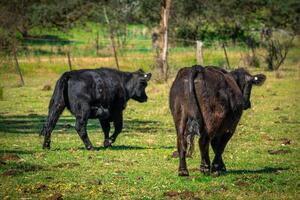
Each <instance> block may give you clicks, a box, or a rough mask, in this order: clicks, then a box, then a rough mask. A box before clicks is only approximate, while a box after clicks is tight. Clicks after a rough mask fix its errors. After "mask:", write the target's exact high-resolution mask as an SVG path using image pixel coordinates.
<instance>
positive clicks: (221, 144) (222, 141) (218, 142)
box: [211, 132, 232, 175]
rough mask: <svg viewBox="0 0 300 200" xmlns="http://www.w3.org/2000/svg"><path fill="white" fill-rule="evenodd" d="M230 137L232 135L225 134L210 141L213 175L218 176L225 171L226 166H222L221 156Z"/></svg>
mask: <svg viewBox="0 0 300 200" xmlns="http://www.w3.org/2000/svg"><path fill="white" fill-rule="evenodd" d="M231 136H232V133H230V132H227V133H225V134H224V135H222V136H221V137H216V138H214V139H213V140H212V141H211V146H212V148H213V150H214V153H215V158H214V160H213V163H212V169H211V171H212V172H213V173H214V174H215V175H220V174H221V173H222V172H225V171H226V166H225V164H224V161H223V158H222V154H223V152H224V149H225V147H226V145H227V143H228V141H229V140H230V138H231Z"/></svg>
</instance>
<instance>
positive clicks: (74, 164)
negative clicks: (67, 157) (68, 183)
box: [53, 162, 80, 169]
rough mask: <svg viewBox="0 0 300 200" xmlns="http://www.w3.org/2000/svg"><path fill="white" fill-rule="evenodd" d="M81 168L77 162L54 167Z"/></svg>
mask: <svg viewBox="0 0 300 200" xmlns="http://www.w3.org/2000/svg"><path fill="white" fill-rule="evenodd" d="M78 166H80V164H79V163H76V162H66V163H60V164H58V165H54V166H53V167H54V168H68V169H70V168H74V167H78Z"/></svg>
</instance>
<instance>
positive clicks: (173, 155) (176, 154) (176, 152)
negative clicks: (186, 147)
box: [171, 151, 179, 158]
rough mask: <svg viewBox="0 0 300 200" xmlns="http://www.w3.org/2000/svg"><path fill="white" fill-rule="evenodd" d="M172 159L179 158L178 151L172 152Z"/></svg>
mask: <svg viewBox="0 0 300 200" xmlns="http://www.w3.org/2000/svg"><path fill="white" fill-rule="evenodd" d="M171 157H172V158H178V157H179V153H178V151H174V152H173V153H172V155H171Z"/></svg>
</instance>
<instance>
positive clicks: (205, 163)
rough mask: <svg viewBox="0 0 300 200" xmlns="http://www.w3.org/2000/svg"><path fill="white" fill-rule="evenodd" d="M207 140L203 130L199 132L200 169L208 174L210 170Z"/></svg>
mask: <svg viewBox="0 0 300 200" xmlns="http://www.w3.org/2000/svg"><path fill="white" fill-rule="evenodd" d="M209 140H210V139H209V136H208V134H207V133H205V132H204V133H203V134H201V137H200V138H199V148H200V154H201V164H200V171H201V172H203V173H204V174H209V172H210V159H209Z"/></svg>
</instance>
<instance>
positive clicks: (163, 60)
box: [158, 0, 171, 81]
mask: <svg viewBox="0 0 300 200" xmlns="http://www.w3.org/2000/svg"><path fill="white" fill-rule="evenodd" d="M170 7H171V0H161V1H160V31H159V33H160V41H159V50H160V55H159V60H158V62H159V63H158V66H159V68H160V72H161V78H162V79H163V80H164V81H167V79H168V69H169V67H168V60H167V58H168V26H169V13H170Z"/></svg>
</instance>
